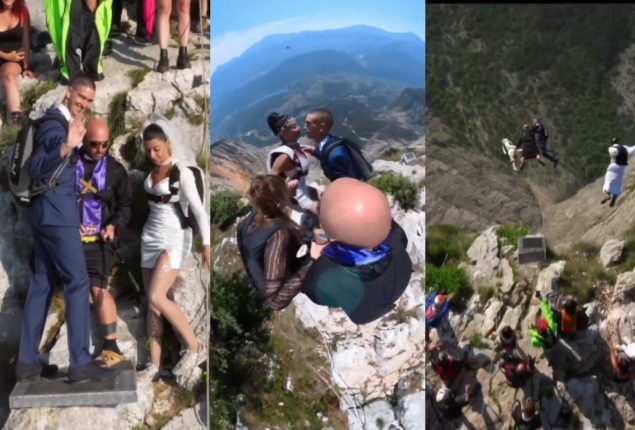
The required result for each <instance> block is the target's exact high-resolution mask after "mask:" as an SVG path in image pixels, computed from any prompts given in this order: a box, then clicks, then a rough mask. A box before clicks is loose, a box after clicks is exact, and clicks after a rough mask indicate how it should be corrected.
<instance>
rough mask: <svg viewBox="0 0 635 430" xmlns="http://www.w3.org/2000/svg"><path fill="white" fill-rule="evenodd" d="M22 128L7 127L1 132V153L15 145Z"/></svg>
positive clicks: (16, 126)
mask: <svg viewBox="0 0 635 430" xmlns="http://www.w3.org/2000/svg"><path fill="white" fill-rule="evenodd" d="M19 131H20V126H18V125H6V126H4V127H2V130H0V151H1V150H3V149H4V148H6V147H7V146H9V145H13V144H14V143H15V141H16V139H17V137H18V132H19Z"/></svg>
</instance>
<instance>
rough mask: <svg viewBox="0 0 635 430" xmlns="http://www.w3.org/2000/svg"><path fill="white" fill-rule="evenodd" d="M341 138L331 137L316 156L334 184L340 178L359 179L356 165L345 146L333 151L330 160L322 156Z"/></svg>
mask: <svg viewBox="0 0 635 430" xmlns="http://www.w3.org/2000/svg"><path fill="white" fill-rule="evenodd" d="M339 139H340V138H339V137H334V136H331V135H329V138H328V140H327V141H326V143H325V144H324V147H323V148H322V150H321V151H320V150H319V148H318V151H317V153H316V154H315V156H316V157H317V158H319V160H320V165H321V166H322V170H323V171H324V174H325V175H326V177H327V178H328V179H329V180H330V181H331V182H333V181H334V180H336V179H339V178H357V176H358V175H357V172H356V170H355V165H354V164H353V161H352V159H351V154H350V153H349V152H348V149H346V148H345V147H344V146H342V145H340V146H338V147H336V148H335V149H333V150H332V151H331V153H330V154H329V156H328V160H327V159H325V158H324V157H323V156H322V154H323V153H325V152H326V149H327V148H328V147H329V146H330V145H332V144H333V142H335V141H336V140H339Z"/></svg>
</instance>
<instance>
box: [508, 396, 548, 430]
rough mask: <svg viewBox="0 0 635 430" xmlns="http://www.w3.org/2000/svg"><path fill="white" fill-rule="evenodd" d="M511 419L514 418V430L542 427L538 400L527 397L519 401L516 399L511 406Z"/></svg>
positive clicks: (532, 429)
mask: <svg viewBox="0 0 635 430" xmlns="http://www.w3.org/2000/svg"><path fill="white" fill-rule="evenodd" d="M512 419H513V420H514V430H536V429H539V428H541V427H542V423H541V422H540V402H538V401H536V400H534V399H533V397H527V398H525V400H524V401H523V402H522V406H521V403H520V399H516V401H515V402H514V405H513V406H512Z"/></svg>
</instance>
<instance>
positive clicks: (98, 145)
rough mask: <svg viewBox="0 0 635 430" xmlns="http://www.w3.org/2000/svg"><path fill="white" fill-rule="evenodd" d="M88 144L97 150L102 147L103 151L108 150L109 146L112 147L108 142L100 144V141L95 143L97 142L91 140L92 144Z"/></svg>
mask: <svg viewBox="0 0 635 430" xmlns="http://www.w3.org/2000/svg"><path fill="white" fill-rule="evenodd" d="M88 144H89V145H90V147H91V148H93V149H97V148H99V147H100V146H101V147H102V149H108V146H110V142H108V141H106V142H98V141H95V140H91V141H90V142H88Z"/></svg>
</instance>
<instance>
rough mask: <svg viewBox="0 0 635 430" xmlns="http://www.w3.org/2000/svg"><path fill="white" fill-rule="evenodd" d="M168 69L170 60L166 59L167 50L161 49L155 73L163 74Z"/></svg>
mask: <svg viewBox="0 0 635 430" xmlns="http://www.w3.org/2000/svg"><path fill="white" fill-rule="evenodd" d="M169 68H170V60H169V59H168V50H167V49H162V50H161V54H160V55H159V64H158V65H157V72H159V73H165V72H167V71H168V69H169Z"/></svg>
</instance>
